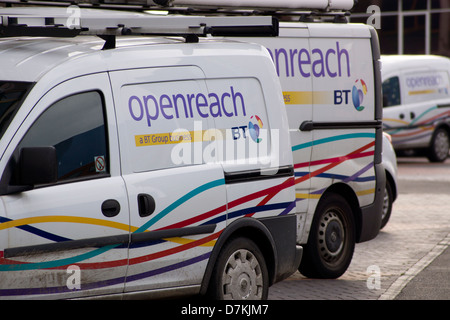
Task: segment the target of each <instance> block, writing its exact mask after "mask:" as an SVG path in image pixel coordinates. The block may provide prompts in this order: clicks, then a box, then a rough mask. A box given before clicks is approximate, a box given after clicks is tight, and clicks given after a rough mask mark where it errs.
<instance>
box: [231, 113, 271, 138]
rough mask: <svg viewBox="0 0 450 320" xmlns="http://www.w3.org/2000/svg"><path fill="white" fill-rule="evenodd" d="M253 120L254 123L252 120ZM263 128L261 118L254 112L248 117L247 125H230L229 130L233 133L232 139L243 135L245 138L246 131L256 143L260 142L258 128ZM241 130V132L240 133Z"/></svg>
mask: <svg viewBox="0 0 450 320" xmlns="http://www.w3.org/2000/svg"><path fill="white" fill-rule="evenodd" d="M252 120H253V121H255V123H254V122H253V121H252ZM262 128H263V122H262V121H261V118H260V117H258V116H257V115H256V114H255V115H253V116H251V117H250V121H249V122H248V126H240V127H232V128H231V132H232V135H233V140H237V139H240V138H241V137H243V138H244V139H246V138H247V135H246V133H248V134H249V135H250V137H251V138H252V140H253V141H255V142H256V143H260V142H261V141H262V139H261V138H260V137H259V133H260V130H261V129H262ZM241 130H242V134H241Z"/></svg>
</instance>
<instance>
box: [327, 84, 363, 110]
mask: <svg viewBox="0 0 450 320" xmlns="http://www.w3.org/2000/svg"><path fill="white" fill-rule="evenodd" d="M350 92H351V96H352V102H353V106H354V107H355V109H356V110H358V111H363V110H364V106H362V103H363V101H364V97H365V96H366V94H367V85H366V83H365V82H364V80H363V79H357V80H356V81H355V83H354V85H353V88H352V90H334V104H335V105H340V104H343V103H344V104H348V103H349V97H348V96H349V93H350Z"/></svg>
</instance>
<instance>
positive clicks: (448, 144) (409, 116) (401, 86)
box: [382, 55, 450, 162]
mask: <svg viewBox="0 0 450 320" xmlns="http://www.w3.org/2000/svg"><path fill="white" fill-rule="evenodd" d="M449 76H450V59H448V58H446V57H440V56H425V55H398V56H383V57H382V78H383V104H384V115H383V126H384V130H385V131H386V132H387V133H389V134H390V135H391V136H392V143H393V145H394V148H395V149H396V150H397V151H410V150H412V151H415V152H416V153H418V154H421V155H424V156H426V157H428V159H429V160H430V161H432V162H442V161H444V160H445V159H447V157H448V153H449V150H450V80H449V79H450V78H449Z"/></svg>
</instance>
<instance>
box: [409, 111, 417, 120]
mask: <svg viewBox="0 0 450 320" xmlns="http://www.w3.org/2000/svg"><path fill="white" fill-rule="evenodd" d="M409 116H410V117H411V119H414V118H415V117H416V114H415V113H414V112H412V111H411V112H410V113H409Z"/></svg>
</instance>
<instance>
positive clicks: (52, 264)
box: [0, 133, 375, 295]
mask: <svg viewBox="0 0 450 320" xmlns="http://www.w3.org/2000/svg"><path fill="white" fill-rule="evenodd" d="M374 137H375V135H374V134H370V133H359V134H348V135H340V136H335V137H330V138H325V139H321V140H318V141H315V142H314V145H316V144H321V143H328V142H333V141H338V140H343V139H351V138H374ZM374 144H375V142H371V143H369V144H367V145H365V146H363V147H362V148H359V149H357V150H355V151H353V152H351V153H349V154H348V155H346V156H343V157H336V158H330V159H324V160H319V161H317V162H316V163H315V164H311V165H322V164H327V163H328V165H326V166H325V167H324V168H321V169H318V170H316V171H314V172H311V173H309V174H305V175H303V176H300V177H299V178H296V179H295V180H294V178H289V179H287V180H286V181H285V182H283V183H282V184H280V185H277V186H273V187H270V188H267V189H265V190H261V191H258V192H255V193H253V194H250V195H246V196H244V197H242V198H239V199H236V200H234V201H231V202H230V203H229V204H228V210H229V209H231V208H233V207H236V206H238V205H240V204H243V203H245V202H248V201H251V200H254V199H257V198H261V197H264V198H263V199H262V200H261V201H260V202H259V203H258V205H257V206H256V207H252V208H246V209H241V210H237V211H234V212H230V213H229V216H230V217H239V216H243V215H244V216H252V215H253V214H255V213H256V212H262V211H265V210H274V209H283V211H282V212H281V214H280V215H282V214H287V213H289V212H290V211H292V210H293V208H294V207H295V202H292V203H275V204H270V205H267V202H268V201H270V199H272V198H273V197H274V196H275V195H276V194H278V193H279V192H280V191H281V190H283V189H285V188H288V187H290V186H292V185H293V184H294V183H295V184H297V183H300V182H302V181H304V180H306V179H310V178H311V177H314V176H321V175H322V176H324V174H325V172H326V171H328V170H329V169H331V168H333V167H335V166H337V165H339V164H340V163H342V162H344V161H346V160H349V159H354V158H358V157H367V156H370V155H373V152H363V151H364V150H366V149H368V148H370V147H373V146H374ZM308 146H312V144H311V145H308V144H302V145H297V146H294V147H293V148H292V149H293V151H295V150H300V149H302V148H305V147H308ZM372 165H373V163H371V164H369V165H367V166H366V167H365V168H364V169H362V170H360V171H359V172H357V173H355V174H354V175H352V176H349V177H346V178H345V177H343V180H346V181H351V180H352V179H356V178H357V177H358V176H359V175H360V174H362V173H363V172H364V171H365V170H368V169H369V168H370V167H371V166H372ZM301 166H302V164H298V165H297V167H301ZM296 176H298V173H296ZM223 183H224V180H223V179H219V180H215V181H211V182H208V183H206V184H204V185H202V186H200V187H198V188H196V189H194V190H192V191H190V192H189V193H187V194H186V195H184V196H182V197H181V198H180V199H178V200H176V201H175V202H173V203H172V204H171V205H169V206H168V207H166V208H165V209H164V210H163V211H161V212H160V213H159V214H158V215H156V216H155V217H153V218H152V219H151V220H149V221H148V222H147V223H145V224H144V225H142V226H141V227H139V228H137V227H132V226H131V231H132V232H134V233H138V232H145V231H147V230H148V228H150V227H151V226H152V225H154V224H155V223H156V222H157V221H159V220H161V219H162V218H164V217H165V216H166V215H167V214H169V213H170V212H171V211H173V210H174V209H175V208H176V207H178V206H180V205H181V204H183V203H184V202H186V201H188V200H189V199H191V198H192V197H195V196H196V195H198V194H200V193H202V192H205V191H206V190H209V189H211V188H214V187H217V186H220V185H222V184H223ZM321 192H323V191H322V190H317V191H315V192H314V193H317V194H319V193H321ZM312 194H313V193H312ZM226 210H227V206H226V205H222V206H220V207H217V208H215V209H213V210H210V211H208V212H206V213H204V214H201V215H199V216H196V217H193V218H191V219H187V220H185V221H181V222H178V223H176V224H172V225H170V226H166V227H164V228H161V229H159V230H162V229H169V228H181V227H184V226H188V225H191V224H193V223H197V222H201V221H203V220H206V219H209V220H208V221H206V222H203V224H208V223H217V222H221V221H224V220H225V217H226V214H224V215H221V216H218V217H215V218H214V216H216V215H217V214H220V213H222V212H225V213H226ZM56 221H58V222H70V223H88V224H94V225H102V226H108V227H111V228H116V229H120V230H129V228H130V226H128V225H125V224H120V223H114V222H113V223H111V222H110V221H105V220H100V219H91V218H79V217H66V216H46V217H36V218H26V219H19V220H15V221H12V220H8V219H7V218H2V217H0V222H2V223H0V230H3V229H7V228H11V227H17V228H21V229H23V230H25V231H28V232H32V233H34V234H37V235H40V236H43V237H46V238H52V240H54V241H67V240H70V239H67V238H64V237H60V236H57V235H51V234H49V233H48V234H46V232H44V231H42V230H39V229H37V228H35V227H32V226H29V225H28V224H35V223H44V222H56ZM221 232H222V230H220V231H218V232H216V233H214V234H211V235H208V236H206V237H203V238H201V239H198V240H192V241H187V242H185V243H183V244H181V245H179V246H176V247H174V248H170V249H167V250H163V251H159V252H155V253H152V254H149V255H145V256H140V257H136V258H132V259H130V260H125V259H123V260H116V261H109V262H102V263H83V262H81V261H84V260H86V259H89V258H92V257H95V256H97V255H99V254H102V253H104V252H106V251H108V250H111V249H113V248H115V247H117V246H114V245H111V246H106V247H102V248H98V249H95V250H92V251H90V252H87V253H85V254H82V255H78V256H75V257H71V258H66V259H60V260H55V261H49V262H41V263H23V262H18V261H13V260H9V259H5V258H4V257H3V252H2V251H0V271H8V270H32V269H44V268H45V269H49V268H50V269H52V268H56V269H60V268H63V266H67V265H69V264H74V263H77V264H78V265H79V266H80V267H82V268H83V269H101V268H113V267H118V266H125V265H126V264H130V265H133V264H139V263H143V262H148V261H151V260H155V259H158V258H161V257H164V256H168V255H172V254H175V253H179V252H182V251H185V250H189V249H192V248H194V247H198V246H201V245H205V244H206V243H210V242H211V241H214V240H215V239H217V238H218V237H219V235H220V234H221ZM50 235H51V237H49V236H50ZM210 254H211V252H210V251H209V252H207V253H205V254H202V255H200V256H197V257H194V258H192V259H189V260H185V261H181V262H179V263H176V264H173V265H169V266H165V267H162V268H159V269H156V270H151V271H146V272H144V273H141V274H135V275H131V276H127V277H126V281H127V282H130V281H136V280H139V279H143V278H148V277H151V276H154V275H157V274H161V273H164V272H168V271H171V270H176V269H178V268H183V267H185V266H187V265H190V264H193V263H197V262H199V261H203V260H205V259H208V258H209V255H210ZM124 281H125V278H124V277H119V278H116V279H109V280H104V281H100V282H95V283H89V284H85V285H83V287H82V289H89V288H99V287H104V286H111V285H114V284H118V283H123V282H124ZM44 291H45V292H47V293H60V292H65V291H69V289H68V288H67V287H66V286H62V287H53V288H45V289H43V288H31V289H28V288H27V289H0V295H19V294H33V293H35V294H38V293H39V294H42V293H45V292H44Z"/></svg>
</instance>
